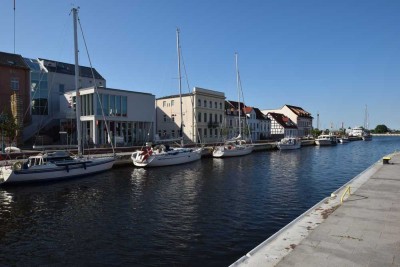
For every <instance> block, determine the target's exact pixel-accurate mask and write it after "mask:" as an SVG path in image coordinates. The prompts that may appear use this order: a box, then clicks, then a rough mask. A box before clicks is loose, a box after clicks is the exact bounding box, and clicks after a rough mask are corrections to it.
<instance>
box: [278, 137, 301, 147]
mask: <svg viewBox="0 0 400 267" xmlns="http://www.w3.org/2000/svg"><path fill="white" fill-rule="evenodd" d="M277 147H278V149H280V150H291V149H298V148H300V147H301V139H300V138H296V137H285V138H283V139H281V141H279V142H278V144H277Z"/></svg>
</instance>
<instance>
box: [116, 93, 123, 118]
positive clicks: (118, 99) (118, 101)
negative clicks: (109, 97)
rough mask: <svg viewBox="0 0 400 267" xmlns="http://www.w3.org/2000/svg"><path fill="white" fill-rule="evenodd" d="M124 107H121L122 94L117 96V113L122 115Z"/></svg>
mask: <svg viewBox="0 0 400 267" xmlns="http://www.w3.org/2000/svg"><path fill="white" fill-rule="evenodd" d="M121 113H122V109H121V96H120V95H117V96H115V115H117V116H121Z"/></svg>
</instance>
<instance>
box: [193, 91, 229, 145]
mask: <svg viewBox="0 0 400 267" xmlns="http://www.w3.org/2000/svg"><path fill="white" fill-rule="evenodd" d="M194 112H195V114H196V119H195V121H194V123H195V127H194V129H195V131H196V132H195V139H193V140H197V141H199V140H200V141H202V142H204V143H214V142H218V141H222V139H223V135H222V132H221V129H222V125H223V122H224V116H225V94H224V93H222V92H218V91H213V90H208V89H204V88H200V87H195V88H194ZM200 114H201V115H200Z"/></svg>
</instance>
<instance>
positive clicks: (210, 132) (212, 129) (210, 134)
mask: <svg viewBox="0 0 400 267" xmlns="http://www.w3.org/2000/svg"><path fill="white" fill-rule="evenodd" d="M212 130H213V129H211V128H210V137H212Z"/></svg>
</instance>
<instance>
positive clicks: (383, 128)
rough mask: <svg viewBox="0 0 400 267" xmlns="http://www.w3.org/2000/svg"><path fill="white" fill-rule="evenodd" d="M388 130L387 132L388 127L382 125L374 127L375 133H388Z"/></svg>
mask: <svg viewBox="0 0 400 267" xmlns="http://www.w3.org/2000/svg"><path fill="white" fill-rule="evenodd" d="M389 131H390V130H389V128H388V127H386V125H384V124H379V125H377V126H376V127H375V131H374V132H375V133H387V132H389Z"/></svg>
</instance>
